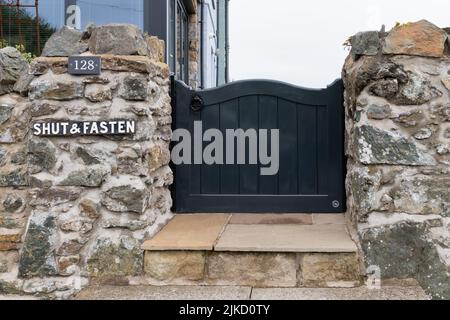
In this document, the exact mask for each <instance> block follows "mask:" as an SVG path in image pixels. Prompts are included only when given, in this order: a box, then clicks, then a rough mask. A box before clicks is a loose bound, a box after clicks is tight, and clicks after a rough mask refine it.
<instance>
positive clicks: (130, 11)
mask: <svg viewBox="0 0 450 320" xmlns="http://www.w3.org/2000/svg"><path fill="white" fill-rule="evenodd" d="M76 4H77V6H78V7H79V8H80V15H81V28H82V29H84V28H85V27H86V26H87V25H88V24H89V23H94V24H97V25H100V24H108V23H130V24H134V25H137V26H138V27H139V28H141V29H143V28H144V0H77V1H76Z"/></svg>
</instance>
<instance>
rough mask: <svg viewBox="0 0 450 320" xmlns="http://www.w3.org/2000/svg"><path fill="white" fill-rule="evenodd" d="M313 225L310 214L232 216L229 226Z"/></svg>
mask: <svg viewBox="0 0 450 320" xmlns="http://www.w3.org/2000/svg"><path fill="white" fill-rule="evenodd" d="M312 223H313V220H312V215H310V214H233V216H232V217H231V219H230V224H303V225H311V224H312Z"/></svg>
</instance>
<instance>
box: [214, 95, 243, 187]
mask: <svg viewBox="0 0 450 320" xmlns="http://www.w3.org/2000/svg"><path fill="white" fill-rule="evenodd" d="M238 127H239V100H238V99H234V100H230V101H227V102H225V103H222V104H221V105H220V130H221V131H222V133H223V136H224V162H225V164H224V165H222V166H220V189H221V190H220V192H221V194H239V168H238V166H237V165H236V148H235V150H234V153H235V161H234V163H235V164H234V165H228V164H226V157H227V154H226V130H227V129H233V130H235V129H237V128H238ZM218 128H219V127H218Z"/></svg>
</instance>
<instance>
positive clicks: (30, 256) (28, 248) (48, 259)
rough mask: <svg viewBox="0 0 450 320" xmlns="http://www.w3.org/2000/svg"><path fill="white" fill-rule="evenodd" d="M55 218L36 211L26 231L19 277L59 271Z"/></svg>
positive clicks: (52, 274)
mask: <svg viewBox="0 0 450 320" xmlns="http://www.w3.org/2000/svg"><path fill="white" fill-rule="evenodd" d="M56 241H57V230H56V221H55V218H54V217H53V216H51V215H49V214H47V213H40V212H34V213H33V215H32V217H31V219H30V223H29V226H28V229H27V232H26V237H25V241H24V244H23V249H22V252H21V255H20V262H19V277H21V278H32V277H46V276H54V275H56V274H57V273H58V272H57V265H56V260H55V251H54V250H55V248H54V246H55V244H56Z"/></svg>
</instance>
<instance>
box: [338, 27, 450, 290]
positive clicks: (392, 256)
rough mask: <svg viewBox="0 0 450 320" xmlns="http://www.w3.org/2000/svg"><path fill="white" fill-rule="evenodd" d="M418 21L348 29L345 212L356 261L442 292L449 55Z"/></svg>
mask: <svg viewBox="0 0 450 320" xmlns="http://www.w3.org/2000/svg"><path fill="white" fill-rule="evenodd" d="M447 39H448V35H447V33H446V32H445V31H444V30H441V29H439V28H438V27H436V26H434V25H432V24H431V23H429V22H427V21H420V22H417V23H408V24H405V25H399V26H397V27H395V28H394V29H393V30H391V31H390V32H389V33H385V32H383V31H381V32H362V33H358V34H356V35H355V36H353V37H352V38H351V41H350V42H351V45H352V49H351V54H350V55H349V57H348V58H347V60H346V63H345V66H344V71H343V78H344V82H345V86H346V91H345V108H346V140H347V142H346V149H347V150H346V151H347V155H348V157H349V160H348V177H347V193H348V208H349V212H348V216H349V219H350V220H351V221H352V224H353V226H354V230H355V231H356V233H357V237H358V238H359V243H360V249H361V253H362V255H363V256H364V260H365V265H366V267H370V266H376V267H379V268H380V269H381V270H380V271H381V276H382V278H383V279H407V278H415V279H416V280H418V281H419V283H420V284H421V285H422V287H423V288H424V289H425V290H427V291H428V292H429V293H431V294H432V295H433V296H434V297H435V298H437V299H439V298H447V299H449V298H450V249H449V248H450V55H449V42H448V40H447Z"/></svg>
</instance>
